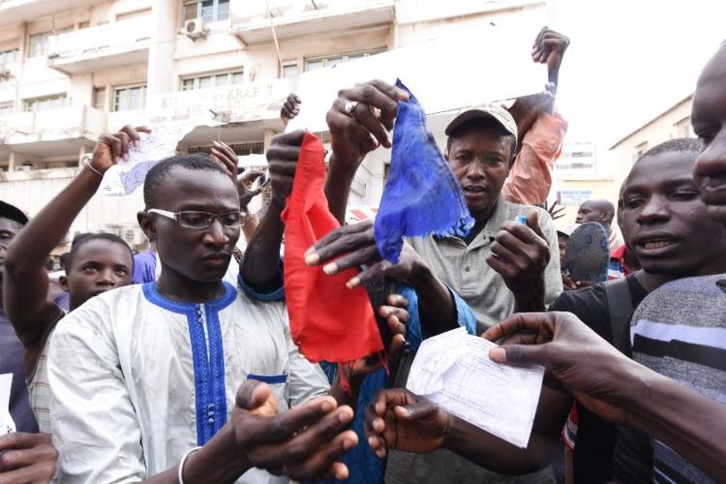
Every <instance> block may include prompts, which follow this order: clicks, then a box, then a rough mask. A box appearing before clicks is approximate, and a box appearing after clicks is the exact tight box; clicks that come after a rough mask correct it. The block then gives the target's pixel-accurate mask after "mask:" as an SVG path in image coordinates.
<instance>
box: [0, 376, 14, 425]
mask: <svg viewBox="0 0 726 484" xmlns="http://www.w3.org/2000/svg"><path fill="white" fill-rule="evenodd" d="M12 388H13V374H12V373H5V374H3V375H0V435H5V434H9V433H11V432H15V421H14V420H13V417H12V416H11V415H10V391H11V389H12Z"/></svg>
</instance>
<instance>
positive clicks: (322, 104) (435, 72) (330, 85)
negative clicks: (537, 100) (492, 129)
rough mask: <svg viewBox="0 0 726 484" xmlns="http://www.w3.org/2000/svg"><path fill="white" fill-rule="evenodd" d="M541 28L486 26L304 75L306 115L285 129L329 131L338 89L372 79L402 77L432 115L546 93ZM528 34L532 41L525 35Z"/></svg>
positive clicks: (534, 23) (300, 83) (534, 24)
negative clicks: (536, 52) (537, 53)
mask: <svg viewBox="0 0 726 484" xmlns="http://www.w3.org/2000/svg"><path fill="white" fill-rule="evenodd" d="M541 25H542V23H541V20H535V19H531V23H530V21H527V22H525V23H522V24H521V25H520V24H517V25H516V26H504V25H503V26H500V27H488V26H485V27H483V28H482V29H481V30H480V31H478V32H471V31H469V30H467V31H466V32H464V33H455V34H447V35H441V36H440V37H438V38H435V39H431V40H422V41H419V42H414V43H411V44H410V45H407V46H406V47H402V48H397V49H393V50H389V51H386V52H383V53H380V54H375V55H371V56H368V57H364V58H361V59H356V60H352V61H349V62H345V63H342V64H337V65H335V66H333V67H326V68H322V69H316V70H313V71H308V72H304V73H302V74H301V75H300V76H299V78H298V79H297V85H296V86H295V91H294V92H295V93H296V94H297V95H298V96H299V97H300V99H301V100H302V104H301V105H300V114H299V115H298V116H297V117H295V118H294V119H292V120H291V121H290V122H289V123H288V124H287V127H286V128H285V131H286V132H291V131H294V130H297V129H308V130H309V131H310V132H313V133H315V132H319V131H327V129H328V126H327V123H326V121H325V116H326V113H327V111H328V109H330V105H331V103H332V102H333V101H334V100H335V99H336V98H337V97H338V91H339V90H340V89H347V88H351V87H353V86H355V84H356V83H359V82H365V81H368V80H370V79H381V80H383V81H385V82H387V83H390V84H393V83H394V82H395V81H396V78H399V79H401V81H402V82H403V83H405V84H406V86H407V87H408V88H409V89H410V90H411V92H412V93H414V94H415V95H416V98H418V100H419V102H420V103H421V106H423V108H424V109H425V110H426V114H427V115H432V114H435V113H442V112H448V111H457V110H459V109H462V108H466V107H469V106H471V105H477V104H482V103H485V102H494V101H499V100H505V99H511V98H515V97H519V96H523V95H525V94H532V93H535V92H541V91H543V90H544V85H545V83H546V82H547V69H546V68H545V67H544V66H543V65H542V64H535V63H534V62H532V59H531V57H530V52H531V50H532V40H533V38H534V35H536V33H537V32H538V31H539V29H540V28H541ZM527 31H529V32H532V36H531V37H530V36H529V35H522V32H527ZM462 46H464V47H462ZM501 66H506V73H503V72H504V71H502V70H501ZM454 114H456V113H454ZM452 117H453V116H452ZM444 126H445V125H444ZM434 134H435V135H437V133H434Z"/></svg>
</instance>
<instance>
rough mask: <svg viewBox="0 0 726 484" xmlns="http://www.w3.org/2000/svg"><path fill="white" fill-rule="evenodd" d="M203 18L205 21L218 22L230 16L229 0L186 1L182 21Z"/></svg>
mask: <svg viewBox="0 0 726 484" xmlns="http://www.w3.org/2000/svg"><path fill="white" fill-rule="evenodd" d="M195 18H201V19H202V21H204V22H218V21H220V20H227V19H228V18H229V0H195V1H186V2H184V6H183V12H182V23H184V22H186V21H187V20H192V19H195Z"/></svg>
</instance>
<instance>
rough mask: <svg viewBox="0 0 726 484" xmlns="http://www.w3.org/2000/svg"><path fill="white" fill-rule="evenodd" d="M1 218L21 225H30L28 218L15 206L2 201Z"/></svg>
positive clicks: (0, 202)
mask: <svg viewBox="0 0 726 484" xmlns="http://www.w3.org/2000/svg"><path fill="white" fill-rule="evenodd" d="M0 218H6V219H8V220H13V221H15V222H18V223H19V224H20V225H25V224H27V223H28V220H29V219H28V216H27V215H25V212H23V211H22V210H20V209H19V208H18V207H16V206H15V205H10V204H9V203H7V202H3V201H2V200H0Z"/></svg>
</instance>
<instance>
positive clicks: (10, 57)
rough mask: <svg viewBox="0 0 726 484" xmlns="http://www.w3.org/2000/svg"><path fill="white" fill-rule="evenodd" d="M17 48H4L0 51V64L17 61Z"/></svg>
mask: <svg viewBox="0 0 726 484" xmlns="http://www.w3.org/2000/svg"><path fill="white" fill-rule="evenodd" d="M18 51H19V49H11V50H4V51H2V52H0V64H8V63H10V62H17V60H18Z"/></svg>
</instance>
